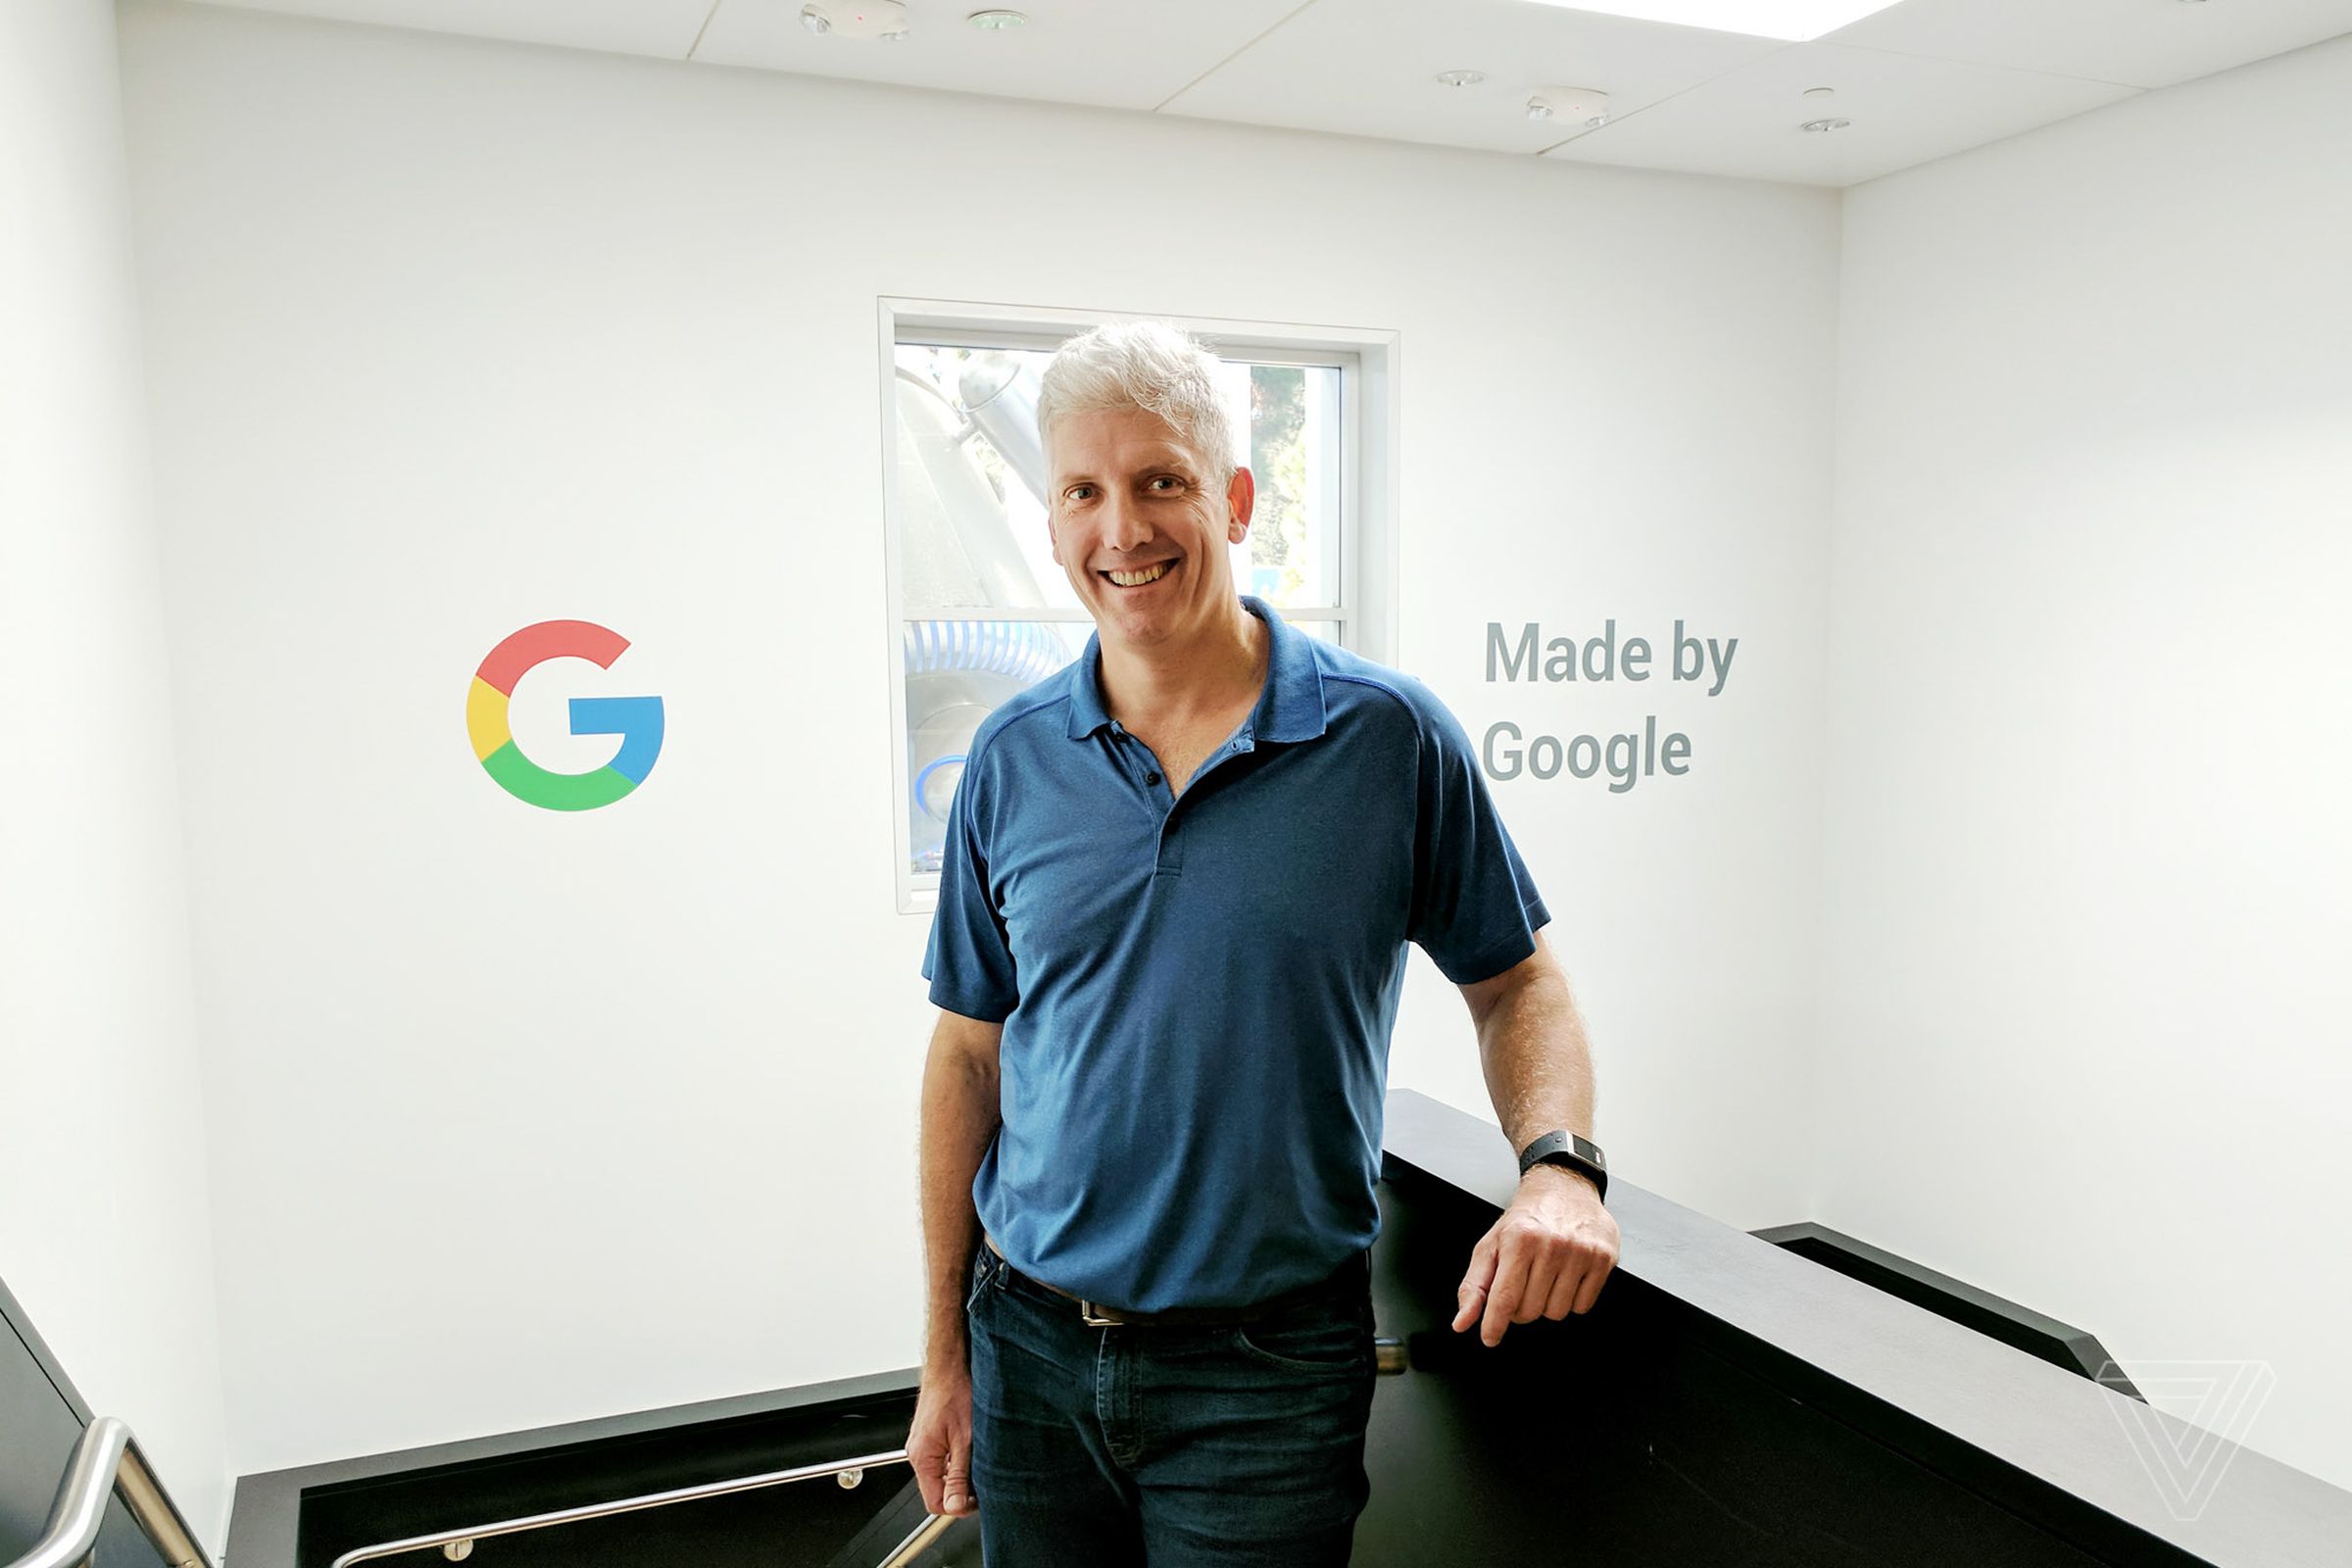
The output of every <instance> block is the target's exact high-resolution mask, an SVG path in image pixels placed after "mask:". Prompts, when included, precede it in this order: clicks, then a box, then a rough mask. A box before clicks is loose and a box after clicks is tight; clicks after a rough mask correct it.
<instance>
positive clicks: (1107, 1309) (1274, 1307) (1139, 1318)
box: [980, 1231, 1363, 1328]
mask: <svg viewBox="0 0 2352 1568" xmlns="http://www.w3.org/2000/svg"><path fill="white" fill-rule="evenodd" d="M980 1239H981V1240H982V1241H984V1242H986V1243H987V1244H988V1250H990V1251H992V1252H994V1253H996V1254H997V1256H998V1258H999V1259H1001V1260H1002V1261H1003V1262H1004V1264H1005V1273H1007V1274H1010V1275H1012V1276H1013V1277H1014V1278H1015V1279H1022V1280H1027V1281H1028V1282H1029V1283H1030V1284H1032V1285H1034V1286H1036V1287H1038V1288H1039V1289H1040V1290H1046V1291H1052V1292H1053V1293H1054V1295H1055V1296H1058V1297H1060V1298H1062V1299H1064V1300H1070V1301H1076V1302H1077V1303H1078V1319H1079V1321H1080V1322H1082V1323H1084V1324H1085V1325H1086V1326H1087V1327H1088V1328H1155V1327H1160V1328H1182V1327H1188V1326H1189V1327H1216V1326H1232V1325H1235V1324H1241V1323H1254V1322H1256V1321H1257V1320H1258V1319H1259V1318H1261V1317H1270V1316H1272V1315H1273V1314H1274V1313H1276V1312H1279V1311H1282V1310H1283V1309H1284V1308H1286V1307H1289V1306H1294V1305H1296V1304H1298V1303H1299V1302H1300V1301H1307V1300H1313V1299H1317V1298H1320V1297H1324V1296H1328V1295H1330V1294H1331V1290H1332V1279H1336V1278H1337V1277H1338V1275H1339V1274H1340V1273H1344V1272H1346V1271H1347V1270H1348V1269H1351V1268H1357V1267H1359V1266H1360V1265H1361V1263H1362V1261H1363V1260H1362V1257H1361V1255H1360V1254H1359V1255H1358V1256H1357V1257H1355V1258H1353V1259H1351V1260H1349V1261H1348V1262H1347V1263H1344V1264H1342V1265H1341V1266H1340V1268H1339V1269H1338V1270H1335V1271H1334V1274H1333V1276H1332V1279H1322V1280H1318V1281H1316V1282H1315V1283H1314V1284H1312V1285H1301V1286H1299V1288H1298V1289H1297V1290H1291V1291H1285V1292H1283V1293H1282V1294H1281V1295H1280V1296H1270V1297H1268V1298H1266V1299H1264V1300H1262V1301H1255V1302H1252V1303H1250V1305H1248V1306H1171V1307H1168V1308H1166V1309H1164V1310H1162V1311H1158V1312H1129V1311H1125V1310H1123V1309H1121V1308H1119V1307H1115V1306H1104V1305H1103V1303H1101V1302H1100V1301H1090V1300H1088V1299H1086V1298H1085V1297H1083V1296H1077V1295H1073V1294H1072V1293H1070V1292H1068V1291H1065V1290H1063V1289H1062V1288H1061V1287H1060V1286H1058V1285H1048V1284H1047V1283H1046V1282H1045V1281H1044V1280H1041V1279H1039V1278H1037V1277H1036V1276H1035V1275H1033V1274H1024V1273H1022V1272H1021V1271H1020V1270H1019V1269H1017V1268H1014V1267H1013V1266H1012V1260H1011V1259H1010V1258H1007V1257H1005V1249H1003V1248H1002V1247H999V1246H998V1245H997V1239H996V1238H995V1237H994V1236H991V1235H989V1234H988V1233H987V1232H986V1231H983V1232H981V1233H980Z"/></svg>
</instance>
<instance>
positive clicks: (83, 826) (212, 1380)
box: [0, 0, 228, 1550]
mask: <svg viewBox="0 0 2352 1568" xmlns="http://www.w3.org/2000/svg"><path fill="white" fill-rule="evenodd" d="M0 345H4V347H0V669H5V671H6V676H5V691H4V694H0V733H5V734H6V735H7V737H8V740H9V749H10V757H9V759H8V764H7V766H6V767H5V768H0V889H5V890H6V893H5V897H0V1083H4V1084H5V1087H4V1088H0V1278H5V1279H6V1280H7V1281H8V1285H9V1288H10V1290H11V1291H13V1292H14V1293H15V1294H16V1296H17V1298H18V1299H19V1300H20V1301H22V1302H23V1303H24V1306H25V1311H26V1313H27V1314H29V1315H30V1317H31V1318H32V1321H33V1324H34V1326H35V1327H36V1328H37V1329H38V1330H39V1331H40V1334H41V1337H42V1338H43V1339H45V1340H46V1341H48V1343H49V1346H50V1348H51V1349H52V1350H54V1351H55V1352H56V1354H57V1357H58V1360H59V1361H60V1362H61V1363H62V1364H63V1366H64V1367H65V1370H66V1373H67V1375H68V1376H69V1377H71V1378H72V1379H73V1382H74V1384H75V1386H76V1387H77V1388H78V1389H79V1390H80V1392H81V1394H82V1396H83V1397H85V1398H87V1399H88V1400H89V1401H90V1403H91V1404H92V1405H93V1406H95V1407H96V1409H97V1410H98V1411H99V1413H101V1414H109V1415H119V1416H122V1417H123V1419H124V1420H126V1421H128V1422H129V1423H130V1425H131V1429H132V1430H133V1431H134V1432H136V1433H137V1434H138V1437H139V1441H140V1444H141V1446H143V1447H144V1448H145V1450H146V1452H147V1454H148V1457H149V1458H150V1459H151V1460H152V1461H153V1462H154V1464H155V1466H156V1469H157V1471H158V1473H159V1474H161V1475H162V1477H163V1479H164V1483H165V1485H166V1486H167V1487H169V1488H170V1489H171V1490H172V1494H173V1496H174V1497H175V1498H176V1500H177V1501H178V1502H179V1504H180V1506H181V1507H182V1508H183V1509H185V1510H186V1511H187V1513H188V1515H189V1521H188V1522H189V1524H190V1525H191V1526H193V1527H194V1529H195V1530H196V1532H197V1534H198V1535H199V1537H200V1538H202V1540H203V1542H204V1544H206V1545H207V1546H208V1548H211V1549H214V1550H218V1549H219V1547H220V1546H221V1544H222V1542H223V1540H224V1533H225V1528H226V1522H227V1517H228V1490H227V1480H228V1477H227V1459H226V1453H225V1436H224V1431H223V1423H222V1416H221V1356H220V1343H219V1339H218V1337H217V1334H216V1331H215V1313H214V1297H213V1236H212V1218H211V1212H210V1208H209V1205H208V1203H207V1200H206V1174H205V1136H204V1102H203V1093H202V1083H201V1080H200V1078H199V1075H198V1071H197V1062H196V1033H195V1019H194V1011H193V1004H192V1002H191V1000H190V984H189V971H188V925H187V921H188V907H187V898H186V889H185V866H184V862H183V851H182V845H181V841H180V827H179V818H178V811H177V807H176V804H175V791H176V783H177V780H176V775H175V770H174V762H173V757H172V711H171V701H170V697H169V693H168V690H167V680H166V662H165V650H164V629H163V624H162V604H161V594H160V591H159V582H158V576H157V558H156V543H155V533H154V520H153V517H152V515H151V510H150V483H149V474H148V467H147V457H148V453H147V416H146V410H145V408H144V407H143V405H142V401H141V397H142V394H141V388H140V375H139V334H138V316H137V302H136V295H135V293H134V288H133V278H132V272H131V259H130V230H129V212H128V202H127V193H126V189H125V184H124V166H123V107H122V97H121V94H120V92H119V91H118V88H117V84H116V75H115V18H114V11H113V8H112V7H111V6H109V5H107V4H106V3H104V0H71V3H54V0H53V3H46V4H40V5H10V6H7V7H5V8H0ZM65 1461H66V1455H65V1454H64V1453H62V1452H61V1453H59V1454H58V1455H57V1463H58V1468H59V1470H60V1472H61V1473H62V1472H63V1470H64V1468H65Z"/></svg>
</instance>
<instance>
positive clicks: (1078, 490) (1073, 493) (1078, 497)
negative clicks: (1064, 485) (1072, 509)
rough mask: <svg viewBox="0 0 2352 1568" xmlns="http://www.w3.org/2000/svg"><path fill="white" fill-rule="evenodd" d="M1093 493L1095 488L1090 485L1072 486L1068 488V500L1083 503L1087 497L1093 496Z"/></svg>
mask: <svg viewBox="0 0 2352 1568" xmlns="http://www.w3.org/2000/svg"><path fill="white" fill-rule="evenodd" d="M1094 491H1095V487H1094V486H1093V485H1091V484H1074V485H1072V486H1070V499H1071V500H1072V501H1084V500H1085V499H1086V498H1087V497H1088V496H1090V495H1092V494H1094Z"/></svg>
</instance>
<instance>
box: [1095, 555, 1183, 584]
mask: <svg viewBox="0 0 2352 1568" xmlns="http://www.w3.org/2000/svg"><path fill="white" fill-rule="evenodd" d="M1175 564H1176V563H1174V562H1173V561H1154V562H1153V563H1152V564H1150V565H1149V566H1140V567H1138V568H1137V569H1135V570H1134V571H1104V572H1099V573H1097V575H1098V576H1103V577H1107V578H1109V579H1110V580H1111V581H1112V582H1114V583H1116V584H1118V585H1119V586H1120V587H1121V588H1141V587H1143V586H1144V585H1145V584H1146V583H1153V582H1157V581H1159V579H1160V578H1162V577H1164V576H1166V575H1167V574H1168V568H1169V567H1171V566H1173V565H1175Z"/></svg>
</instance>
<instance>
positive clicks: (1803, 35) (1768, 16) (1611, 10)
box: [1535, 0, 1897, 43]
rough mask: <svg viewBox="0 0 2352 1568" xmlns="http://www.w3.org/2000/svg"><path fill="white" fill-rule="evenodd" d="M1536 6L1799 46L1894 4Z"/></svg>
mask: <svg viewBox="0 0 2352 1568" xmlns="http://www.w3.org/2000/svg"><path fill="white" fill-rule="evenodd" d="M1535 3H1536V4H1537V5H1544V6H1558V7H1560V8H1562V9H1563V10H1569V11H1593V12H1598V13H1600V14H1601V15H1602V16H1609V17H1630V18H1632V19H1634V20H1635V21H1637V22H1667V23H1672V24H1673V25H1676V26H1678V27H1707V28H1710V29H1712V30H1714V31H1716V32H1743V33H1746V34H1748V35H1749V36H1751V37H1756V38H1781V39H1790V40H1794V41H1796V42H1799V43H1802V42H1805V41H1807V40H1809V39H1813V38H1818V37H1820V36H1821V35H1822V34H1823V33H1825V32H1835V31H1837V30H1838V28H1839V27H1842V26H1844V25H1847V24H1848V23H1853V22H1859V21H1861V20H1862V19H1863V18H1864V17H1867V16H1873V15H1875V14H1877V13H1878V12H1881V11H1886V10H1887V9H1889V8H1891V7H1892V6H1894V5H1895V4H1896V3H1897V0H1535Z"/></svg>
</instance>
